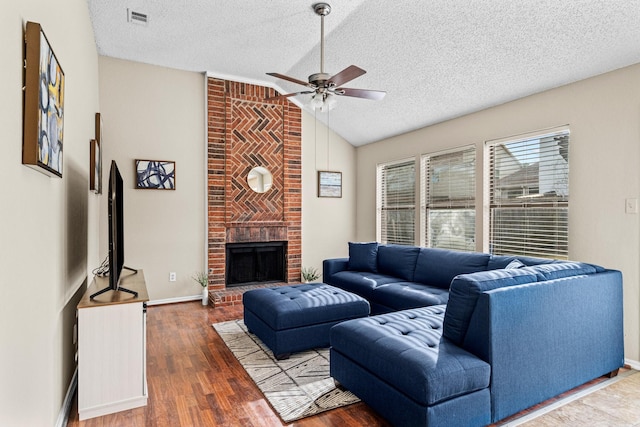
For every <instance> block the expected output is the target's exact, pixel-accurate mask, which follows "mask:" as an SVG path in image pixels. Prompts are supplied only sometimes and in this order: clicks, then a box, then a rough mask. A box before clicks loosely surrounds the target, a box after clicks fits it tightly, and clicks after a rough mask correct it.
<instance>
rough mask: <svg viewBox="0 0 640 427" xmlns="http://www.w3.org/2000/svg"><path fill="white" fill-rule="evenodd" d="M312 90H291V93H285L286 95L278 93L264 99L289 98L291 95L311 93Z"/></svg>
mask: <svg viewBox="0 0 640 427" xmlns="http://www.w3.org/2000/svg"><path fill="white" fill-rule="evenodd" d="M313 92H314V91H312V90H303V91H302V92H293V93H287V94H286V95H278V96H274V97H272V98H266V99H265V101H273V100H276V99H283V98H289V97H291V96H296V95H307V94H309V93H313Z"/></svg>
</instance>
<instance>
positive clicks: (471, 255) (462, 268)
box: [413, 248, 491, 289]
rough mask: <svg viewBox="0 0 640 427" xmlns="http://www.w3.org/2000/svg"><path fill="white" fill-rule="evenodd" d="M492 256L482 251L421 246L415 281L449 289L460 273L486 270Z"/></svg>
mask: <svg viewBox="0 0 640 427" xmlns="http://www.w3.org/2000/svg"><path fill="white" fill-rule="evenodd" d="M490 257H491V255H489V254H485V253H480V252H462V251H453V250H449V249H437V248H421V249H420V254H419V255H418V261H417V264H416V272H415V274H414V277H413V281H414V282H420V283H424V284H426V285H431V286H437V287H439V288H444V289H449V285H450V284H451V280H453V278H454V277H455V276H457V275H458V274H467V273H475V272H478V271H484V270H486V269H487V262H489V258H490Z"/></svg>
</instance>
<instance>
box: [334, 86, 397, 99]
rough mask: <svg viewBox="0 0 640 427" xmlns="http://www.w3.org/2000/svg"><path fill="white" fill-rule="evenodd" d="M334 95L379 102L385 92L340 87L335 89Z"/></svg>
mask: <svg viewBox="0 0 640 427" xmlns="http://www.w3.org/2000/svg"><path fill="white" fill-rule="evenodd" d="M335 93H336V95H342V96H353V97H355V98H365V99H372V100H374V101H380V100H381V99H382V98H384V96H385V95H386V94H387V92H385V91H382V90H369V89H351V88H348V87H341V88H339V89H336V91H335Z"/></svg>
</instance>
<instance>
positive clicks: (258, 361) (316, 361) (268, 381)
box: [213, 320, 360, 423]
mask: <svg viewBox="0 0 640 427" xmlns="http://www.w3.org/2000/svg"><path fill="white" fill-rule="evenodd" d="M213 327H214V329H215V330H216V331H217V332H218V334H219V335H220V337H222V340H223V341H224V342H225V344H226V345H227V347H229V349H230V350H231V352H232V353H233V355H234V356H235V357H236V359H238V361H239V362H240V364H241V365H242V367H243V368H244V369H245V371H247V373H248V374H249V376H250V377H251V379H252V380H253V381H254V382H255V383H256V385H257V386H258V388H259V389H260V390H261V391H262V393H263V394H264V397H265V398H266V399H267V401H268V402H269V404H270V405H271V407H272V408H273V409H274V410H275V411H276V412H277V413H278V415H279V416H280V418H282V421H284V422H285V423H288V422H291V421H295V420H299V419H300V418H305V417H308V416H311V415H315V414H319V413H321V412H324V411H328V410H330V409H335V408H339V407H341V406H346V405H350V404H352V403H355V402H359V401H360V400H359V399H358V398H357V397H356V396H355V395H353V394H352V393H351V392H349V391H348V390H343V389H341V388H338V387H336V385H335V383H334V381H333V379H332V378H331V376H330V375H329V349H326V348H324V349H314V350H309V351H305V352H302V353H294V354H292V355H291V357H290V358H289V359H286V360H276V359H275V357H274V356H273V353H272V352H271V350H269V348H268V347H267V346H265V345H264V344H263V343H262V341H260V339H259V338H258V337H256V336H255V335H253V334H251V333H249V332H247V328H246V326H245V325H244V322H243V321H242V320H232V321H229V322H223V323H214V324H213Z"/></svg>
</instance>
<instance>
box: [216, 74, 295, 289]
mask: <svg viewBox="0 0 640 427" xmlns="http://www.w3.org/2000/svg"><path fill="white" fill-rule="evenodd" d="M276 95H277V93H276V92H275V90H274V89H271V88H267V87H263V86H256V85H252V84H248V83H238V82H232V81H228V80H222V79H216V78H211V77H210V78H208V79H207V128H208V129H207V131H208V137H207V139H208V143H207V151H208V155H207V158H208V160H207V162H208V175H207V180H208V189H207V191H208V267H209V272H210V274H209V289H210V290H216V289H224V288H225V283H227V271H226V268H227V260H226V256H227V255H226V254H227V246H228V245H231V246H233V245H234V244H238V243H246V244H248V245H247V246H249V247H259V246H260V243H264V244H265V245H264V246H267V247H269V246H270V244H269V242H284V243H285V245H284V246H285V248H286V253H285V254H284V279H285V280H284V281H286V282H298V281H299V280H300V267H301V265H300V263H301V251H302V246H301V243H302V235H301V228H302V165H301V163H302V162H301V155H302V149H301V138H302V124H301V118H302V115H301V111H300V109H299V108H298V107H297V106H296V105H294V104H293V103H291V102H289V101H287V100H286V99H281V100H278V101H265V98H268V97H273V96H276ZM258 166H261V167H264V168H267V169H268V170H269V171H270V172H271V174H272V176H273V184H272V187H271V189H270V190H269V191H267V192H265V193H256V192H254V191H252V190H251V189H250V188H249V186H248V184H247V178H246V177H247V174H248V173H249V171H250V170H251V169H252V168H254V167H258Z"/></svg>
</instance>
